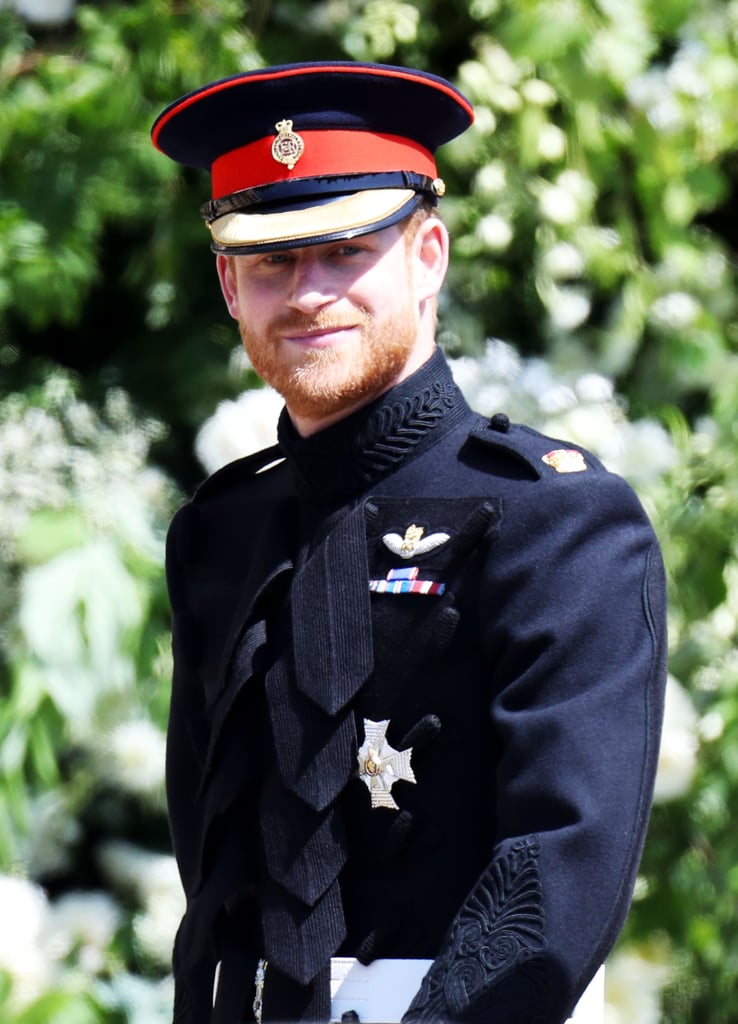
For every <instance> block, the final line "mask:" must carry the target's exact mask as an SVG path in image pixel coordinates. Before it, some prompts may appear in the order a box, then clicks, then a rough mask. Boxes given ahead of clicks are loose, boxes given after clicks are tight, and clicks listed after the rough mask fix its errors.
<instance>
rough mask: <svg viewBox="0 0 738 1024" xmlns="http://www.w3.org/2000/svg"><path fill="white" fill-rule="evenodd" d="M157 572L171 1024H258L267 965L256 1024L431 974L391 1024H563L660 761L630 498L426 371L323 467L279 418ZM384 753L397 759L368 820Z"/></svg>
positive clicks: (628, 876)
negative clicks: (275, 431) (164, 607)
mask: <svg viewBox="0 0 738 1024" xmlns="http://www.w3.org/2000/svg"><path fill="white" fill-rule="evenodd" d="M275 454H279V455H281V461H280V462H279V463H278V464H276V465H269V468H265V467H266V466H267V465H268V464H271V463H273V462H274V458H275ZM167 572H168V582H169V591H170V597H171V603H172V610H173V619H174V629H173V637H174V640H173V643H174V664H175V672H174V681H173V690H172V707H171V715H170V726H169V737H168V755H167V758H168V760H167V780H168V781H167V784H168V798H169V809H170V819H171V823H172V834H173V839H174V847H175V853H176V856H177V860H178V863H179V866H180V871H181V873H182V879H183V884H184V887H185V891H186V893H187V898H188V902H187V912H186V915H185V918H184V920H183V923H182V927H181V929H180V933H179V935H178V938H177V942H176V948H175V981H176V992H177V1002H176V1009H175V1021H176V1022H177V1024H206V1022H208V1021H212V1022H213V1024H240V1022H245V1021H252V1020H253V1019H254V1016H253V1008H252V1003H253V999H254V972H255V970H256V965H257V963H258V961H259V960H260V959H262V958H265V959H267V960H268V967H267V970H266V975H265V984H264V994H263V995H264V998H263V1020H264V1021H265V1022H286V1021H326V1020H328V1016H329V993H328V976H329V965H330V958H331V956H334V955H341V956H356V957H358V958H359V959H360V961H362V962H364V963H370V962H371V961H372V960H374V959H376V958H385V957H389V958H423V959H429V960H432V961H433V966H432V968H431V969H430V971H429V972H428V974H427V975H426V977H425V979H424V981H423V984H422V986H421V987H420V990H419V991H418V992H417V993H416V995H415V997H414V998H413V1000H412V1002H411V1005H410V1006H409V1008H408V1010H407V1013H406V1015H405V1018H404V1020H405V1022H406V1024H415V1022H418V1024H420V1022H430V1021H434V1022H439V1021H443V1022H446V1021H448V1022H455V1021H459V1022H478V1024H482V1022H488V1021H490V1020H494V1021H495V1022H496V1024H506V1022H510V1024H512V1022H517V1021H522V1020H524V1021H526V1022H527V1024H530V1022H536V1021H540V1022H545V1024H561V1022H563V1021H565V1020H566V1019H567V1017H568V1016H569V1015H570V1013H571V1011H572V1009H573V1007H574V1005H575V1003H576V1002H577V1000H578V998H579V997H580V995H581V993H582V992H583V990H584V989H585V987H586V985H587V984H588V982H589V980H590V979H591V978H592V976H593V975H594V973H595V971H596V970H597V968H598V966H599V965H600V964H601V963H602V961H603V960H604V958H605V957H606V955H607V953H608V952H609V950H610V949H611V947H612V945H613V943H614V941H615V939H616V938H617V935H618V933H619V931H620V929H621V927H622V924H623V921H624V919H625V916H626V913H627V910H628V906H629V901H630V897H631V893H632V888H633V885H634V882H635V875H636V871H637V867H638V863H639V858H640V854H641V850H642V845H643V841H644V836H645V830H646V826H647V822H648V815H649V808H650V801H651V796H652V788H653V780H654V775H655V767H656V759H657V755H658V744H659V731H660V725H661V716H662V708H663V690H664V683H665V654H666V637H665V625H664V622H665V613H664V580H663V569H662V564H661V559H660V554H659V550H658V546H657V543H656V541H655V538H654V535H653V531H652V529H651V527H650V525H649V523H648V521H647V519H646V516H645V514H644V512H643V510H642V508H641V506H640V504H639V502H638V500H637V498H636V497H635V495H634V494H633V492H632V490H631V489H630V488H629V487H628V485H627V484H625V483H624V482H623V481H622V480H621V479H620V478H618V477H617V476H615V475H613V474H611V473H609V472H608V471H607V470H606V469H605V468H604V467H603V466H602V465H601V464H600V463H599V462H598V461H597V459H596V458H594V457H593V456H592V455H591V454H590V453H588V452H586V451H583V450H581V449H578V448H576V446H573V445H570V444H568V443H566V442H562V441H558V440H555V439H552V438H547V437H545V436H543V435H541V434H539V433H537V432H536V431H534V430H530V429H529V428H526V427H523V426H520V425H517V424H511V423H510V421H509V420H508V419H507V417H505V416H503V415H500V416H496V417H494V418H493V420H492V421H487V420H485V419H483V418H482V417H480V416H478V415H477V414H476V413H474V412H472V411H471V410H470V409H469V407H468V406H467V404H466V402H465V401H464V399H463V397H462V395H461V394H460V392H459V390H458V388H457V387H456V385H455V383H454V381H453V379H452V376H451V373H450V371H449V368H448V366H447V364H446V361H445V359H444V358H443V356H442V355H441V353H440V352H436V353H435V354H434V355H433V357H432V358H431V359H430V360H429V361H428V362H427V363H426V364H425V366H423V367H421V369H420V370H419V371H418V372H417V373H415V374H413V375H412V376H411V377H409V378H408V379H407V380H405V381H403V382H402V383H401V384H400V385H399V386H398V387H396V388H394V389H393V390H392V391H390V392H388V393H387V394H386V395H384V396H382V398H380V399H379V400H378V401H376V402H374V403H372V404H371V405H369V406H367V407H366V408H364V409H362V410H359V411H358V412H356V413H354V414H353V415H351V416H349V417H347V418H346V419H345V420H343V421H341V422H339V423H337V424H335V425H333V426H331V427H329V428H327V429H326V430H324V431H321V432H320V433H318V434H315V435H313V436H311V437H309V438H301V437H299V435H297V433H296V432H295V430H294V428H293V427H292V424H291V422H290V420H289V418H288V417H287V415H286V413H284V414H283V415H282V417H281V419H280V423H279V450H278V452H277V451H276V450H274V449H272V450H270V451H269V452H265V453H264V454H263V455H257V456H253V457H250V458H248V459H245V460H240V461H238V462H236V463H233V464H231V465H230V466H228V467H226V468H225V469H223V470H221V471H220V472H219V473H217V474H215V475H214V476H213V477H211V478H210V479H209V480H208V481H206V482H205V483H204V484H203V486H202V487H201V488H200V490H199V491H198V493H197V494H196V495H195V496H194V498H193V499H192V501H190V502H189V503H188V504H187V505H185V506H184V507H183V508H182V509H181V510H180V512H179V513H178V514H177V516H176V517H175V520H174V522H173V524H172V527H171V530H170V534H169V540H168V551H167ZM398 578H401V580H404V581H405V582H404V583H398ZM372 723H384V726H383V727H384V729H385V731H384V736H385V741H386V743H388V744H389V745H390V747H391V748H393V749H394V750H396V751H405V750H407V749H409V748H412V753H411V755H410V756H411V764H412V773H413V776H414V781H411V780H410V779H409V778H407V777H405V778H401V779H400V780H399V781H396V782H395V783H394V785H393V786H392V788H391V798H392V801H391V803H388V802H387V801H386V800H385V801H384V802H383V803H382V804H381V805H377V792H376V790H373V789H371V788H370V787H371V786H372V785H373V784H375V783H373V782H372V778H371V777H370V776H369V775H367V774H365V775H364V776H363V777H360V764H361V762H360V760H359V757H358V755H359V751H360V748H361V747H362V744H363V743H364V740H365V737H366V736H368V735H369V734H370V732H371V730H372V729H373V728H374V726H373V725H372ZM386 779H387V777H386V776H385V777H384V781H386ZM381 781H382V780H380V782H381ZM392 804H394V806H392ZM218 963H220V968H219V972H220V974H219V977H220V981H219V983H218V995H217V998H216V1000H215V1008H214V1009H213V1007H212V992H213V981H214V976H215V969H216V964H218Z"/></svg>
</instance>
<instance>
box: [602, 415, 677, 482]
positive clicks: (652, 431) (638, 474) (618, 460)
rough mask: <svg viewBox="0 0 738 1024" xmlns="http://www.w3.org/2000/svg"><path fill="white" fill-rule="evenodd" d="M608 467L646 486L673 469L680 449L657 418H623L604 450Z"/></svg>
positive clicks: (631, 480) (603, 456) (627, 478)
mask: <svg viewBox="0 0 738 1024" xmlns="http://www.w3.org/2000/svg"><path fill="white" fill-rule="evenodd" d="M600 454H601V456H602V459H603V461H604V462H605V463H606V464H607V466H608V469H611V470H612V471H613V472H615V473H619V474H620V476H624V477H625V478H626V480H629V481H630V483H632V484H633V485H634V486H636V487H638V486H645V485H647V484H649V483H651V481H654V480H658V479H659V478H660V477H662V476H663V475H664V474H665V473H668V472H670V470H672V469H673V468H674V466H675V465H676V462H677V457H678V456H677V450H676V448H675V446H674V442H673V441H672V439H671V436H670V435H669V433H668V431H666V430H665V429H664V428H663V427H662V426H661V424H660V423H657V422H656V421H655V420H650V419H643V420H636V421H635V422H630V421H628V420H622V421H619V422H618V424H617V431H616V433H614V434H613V438H612V444H610V445H608V446H607V447H606V449H605V450H604V451H602V452H601V453H600Z"/></svg>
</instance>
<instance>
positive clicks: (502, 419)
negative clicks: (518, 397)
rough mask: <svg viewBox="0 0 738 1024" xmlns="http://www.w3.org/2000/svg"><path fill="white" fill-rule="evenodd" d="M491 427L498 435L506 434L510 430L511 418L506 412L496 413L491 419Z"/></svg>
mask: <svg viewBox="0 0 738 1024" xmlns="http://www.w3.org/2000/svg"><path fill="white" fill-rule="evenodd" d="M489 425H490V427H492V429H493V430H496V431H498V433H500V434H506V433H507V432H508V430H509V429H510V417H509V416H507V415H506V414H505V413H504V412H496V413H495V414H494V416H492V417H490V421H489Z"/></svg>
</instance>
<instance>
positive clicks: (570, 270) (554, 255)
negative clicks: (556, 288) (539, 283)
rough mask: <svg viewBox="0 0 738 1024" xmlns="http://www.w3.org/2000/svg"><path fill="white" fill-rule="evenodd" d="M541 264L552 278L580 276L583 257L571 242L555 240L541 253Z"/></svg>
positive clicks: (582, 268) (582, 267)
mask: <svg viewBox="0 0 738 1024" xmlns="http://www.w3.org/2000/svg"><path fill="white" fill-rule="evenodd" d="M541 265H542V268H543V270H544V271H545V273H547V274H548V275H549V276H550V277H552V278H554V280H561V279H562V278H571V277H580V276H581V274H582V272H583V270H584V257H583V256H582V254H581V252H580V251H579V249H577V247H576V246H575V245H572V244H571V242H557V243H556V244H555V245H552V246H551V248H550V249H548V250H547V251H546V252H545V253H544V254H543V259H542V260H541Z"/></svg>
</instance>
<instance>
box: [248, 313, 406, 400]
mask: <svg viewBox="0 0 738 1024" xmlns="http://www.w3.org/2000/svg"><path fill="white" fill-rule="evenodd" d="M419 323H420V318H419V314H418V312H417V310H416V309H415V308H414V307H413V306H412V303H411V301H410V295H408V301H407V303H406V305H405V307H404V308H401V309H400V310H398V311H396V312H395V313H394V314H393V315H392V316H386V317H381V319H380V320H377V319H376V318H375V317H374V316H373V315H372V314H371V313H369V312H368V311H367V310H365V309H361V308H359V307H357V306H353V307H352V311H351V314H350V316H348V317H347V316H345V315H344V316H343V317H339V316H337V315H336V313H335V312H331V311H330V310H325V311H319V312H318V313H316V314H315V315H314V316H310V317H305V316H299V315H284V316H282V317H279V318H277V319H276V320H274V321H273V322H272V324H271V325H270V326H269V327H268V328H267V330H266V331H265V332H263V333H257V332H256V331H254V330H252V328H251V327H249V325H248V323H247V321H246V320H245V318H243V317H240V318H239V321H238V324H239V329H240V333H241V339H242V341H243V345H244V348H245V349H246V353H247V355H248V357H249V359H250V360H251V364H252V366H253V367H254V369H255V370H256V372H257V373H258V375H259V376H260V377H261V379H262V380H263V381H265V382H266V383H267V384H270V385H271V386H272V387H273V388H274V389H275V390H276V391H278V392H279V394H281V395H282V397H283V398H284V400H285V404H286V406H287V409H288V411H289V412H291V413H294V414H295V415H296V416H300V417H304V418H306V419H313V420H319V419H322V418H324V417H328V416H333V415H334V414H335V413H338V412H341V411H343V410H344V409H345V410H350V409H352V408H354V407H358V406H360V405H363V404H366V403H367V402H369V401H371V400H372V399H374V398H378V397H379V396H380V395H381V394H383V393H384V392H385V391H387V390H389V388H390V387H391V386H392V385H393V383H394V382H395V381H396V379H397V378H398V377H399V376H400V375H401V373H402V371H403V369H404V367H405V365H406V364H407V362H408V360H409V358H410V356H411V354H412V352H413V350H414V349H415V346H416V344H417V340H418V331H419ZM342 326H351V327H354V328H355V329H356V330H357V331H358V332H359V334H360V342H359V343H358V344H356V343H354V342H352V341H351V342H348V343H346V344H344V343H339V344H337V345H328V346H326V347H325V348H305V349H303V350H302V351H300V350H297V351H295V350H293V348H292V345H291V343H290V342H287V341H285V340H284V338H283V334H284V333H285V332H293V333H304V334H309V333H310V332H311V331H322V330H326V329H331V328H340V327H342ZM295 348H296V347H295Z"/></svg>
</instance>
